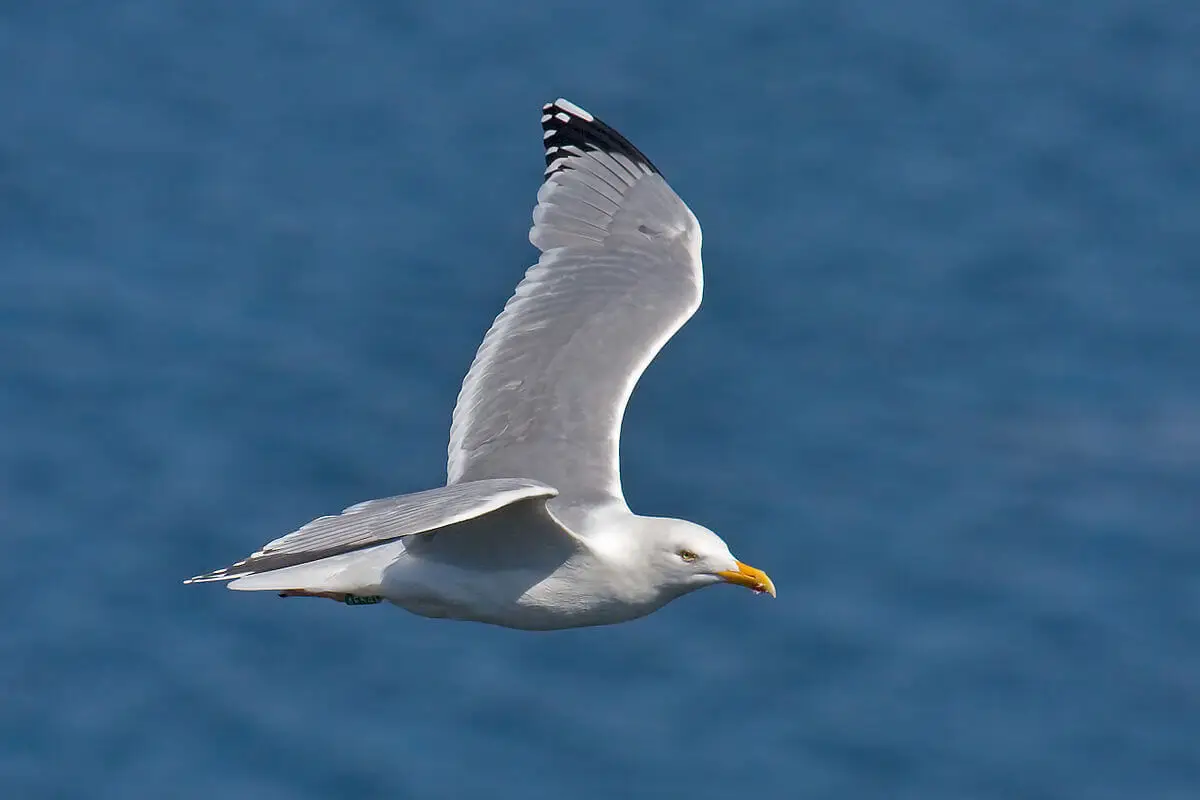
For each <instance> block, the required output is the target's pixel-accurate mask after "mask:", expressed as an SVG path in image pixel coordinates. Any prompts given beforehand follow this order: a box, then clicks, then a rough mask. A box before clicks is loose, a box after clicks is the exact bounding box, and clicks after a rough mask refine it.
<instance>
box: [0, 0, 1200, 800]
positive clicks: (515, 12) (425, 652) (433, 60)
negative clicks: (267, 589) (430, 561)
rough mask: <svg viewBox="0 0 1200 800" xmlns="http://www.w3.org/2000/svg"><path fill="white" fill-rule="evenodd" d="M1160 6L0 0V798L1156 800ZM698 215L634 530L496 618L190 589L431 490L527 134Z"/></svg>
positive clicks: (1168, 567)
mask: <svg viewBox="0 0 1200 800" xmlns="http://www.w3.org/2000/svg"><path fill="white" fill-rule="evenodd" d="M1197 41H1200V14H1198V13H1197V9H1196V4H1195V3H1194V2H1191V0H1175V1H1174V2H1170V1H1167V0H1164V2H1158V3H1144V2H1139V1H1138V0H1090V2H1087V3H1083V2H1062V3H1045V2H1033V0H1021V1H1019V2H1012V1H1011V0H1009V1H1007V2H1001V0H991V1H990V2H976V3H962V2H957V0H913V1H912V2H907V3H896V2H892V1H891V0H859V1H858V2H842V3H832V2H805V3H798V2H761V3H744V4H736V3H727V2H718V1H717V0H712V1H711V2H693V3H688V4H683V3H668V2H650V3H646V2H642V3H635V2H631V1H630V0H616V1H614V2H609V3H604V4H601V5H599V6H597V5H595V4H593V5H590V6H586V7H585V6H583V5H580V4H574V3H543V4H532V3H531V4H518V3H511V4H510V3H489V2H461V3H397V2H388V1H387V0H359V2H344V3H321V2H315V0H298V1H296V2H289V3H284V2H279V1H278V0H238V2H233V1H232V0H224V1H223V2H216V1H215V0H214V2H206V3H178V2H164V0H141V1H140V2H135V1H134V0H114V1H113V2H108V3H72V4H66V3H63V4H53V3H42V2H32V0H30V1H29V2H19V1H18V0H10V1H9V2H6V3H4V4H3V6H2V8H0V98H3V104H2V106H0V430H2V431H3V434H2V436H0V536H2V540H0V541H2V543H3V558H2V559H0V583H2V585H3V589H2V590H0V617H2V619H3V624H2V627H0V796H3V797H4V798H6V799H7V798H20V799H22V800H24V799H27V798H28V799H30V800H32V799H40V798H87V800H93V799H95V800H106V799H107V798H181V799H186V798H201V797H216V796H219V797H229V798H256V800H259V799H266V800H273V799H275V798H279V799H280V800H283V799H285V798H286V800H305V799H306V798H460V797H495V798H507V797H513V798H532V799H540V798H580V799H582V800H587V799H588V798H612V797H624V796H636V797H672V796H685V795H687V796H694V797H704V798H708V797H712V798H729V797H731V796H746V797H750V796H753V797H770V798H780V799H781V800H782V799H783V798H839V799H840V798H856V799H857V798H887V799H888V800H892V799H893V798H902V799H903V798H921V799H922V800H964V799H967V800H989V799H990V798H996V799H997V800H1000V799H1004V800H1010V799H1011V798H1022V800H1030V799H1034V800H1036V799H1038V798H1047V799H1048V800H1050V799H1052V800H1064V799H1067V798H1080V799H1084V798H1086V800H1107V799H1108V798H1122V799H1124V798H1138V799H1139V800H1140V798H1195V797H1198V796H1200V270H1198V269H1197V268H1198V266H1200V263H1198V260H1197V258H1198V256H1197V254H1198V253H1200V225H1198V224H1197V222H1198V219H1200V218H1198V216H1197V215H1198V208H1200V159H1198V158H1197V141H1200V102H1197V94H1196V91H1197V90H1196V87H1197V84H1198V82H1200V46H1198V45H1197ZM558 95H565V96H567V97H569V98H571V99H573V100H575V101H576V102H578V103H580V104H581V105H584V106H585V107H587V108H589V109H590V110H592V111H593V112H595V113H596V114H598V115H600V116H602V117H604V118H605V119H606V120H607V121H609V122H610V123H612V124H613V125H615V126H617V127H618V128H619V129H621V130H622V131H623V132H625V133H626V134H627V135H628V136H629V137H630V138H632V139H633V140H634V141H635V142H636V143H637V144H638V145H639V146H640V147H641V148H642V149H643V150H645V151H646V152H647V153H648V154H649V155H650V157H651V158H653V159H654V161H655V162H656V163H657V164H658V165H659V166H660V167H661V168H662V170H663V171H664V173H665V174H666V175H667V176H668V177H669V178H670V179H671V181H672V183H673V184H674V185H675V187H676V188H677V189H678V191H679V192H680V194H681V195H682V196H683V197H684V198H685V199H686V200H687V201H688V203H689V204H690V205H691V206H692V208H693V209H694V210H695V212H696V214H697V215H698V216H699V218H700V219H701V221H702V222H703V224H704V232H705V238H704V242H705V251H704V254H705V262H706V268H707V278H706V287H705V288H706V298H705V305H704V307H703V308H702V309H701V312H700V313H699V314H698V315H697V317H696V318H695V319H694V320H693V321H692V323H691V324H689V325H688V326H687V327H686V328H685V329H684V330H683V332H682V333H681V335H680V336H679V337H678V338H677V339H676V340H674V341H673V342H672V343H671V344H670V345H669V346H668V347H667V349H666V350H665V351H664V353H663V355H662V356H661V358H660V359H659V360H658V361H656V362H655V364H654V365H653V367H652V368H651V370H650V371H649V372H648V373H647V375H646V377H645V380H644V381H643V382H642V384H641V385H640V387H639V389H638V391H637V392H636V394H635V395H634V398H633V401H632V403H631V405H630V409H629V414H628V416H627V418H626V425H625V435H626V436H625V447H624V451H623V468H624V469H623V471H624V476H625V487H626V493H627V495H628V497H629V500H630V503H631V505H632V506H633V507H634V508H635V510H638V511H641V512H643V513H654V514H670V515H678V516H684V517H689V518H692V519H695V520H697V521H700V522H702V523H705V524H707V525H708V526H710V527H712V528H713V529H715V530H717V531H718V532H720V533H721V534H722V535H723V536H724V537H725V538H726V539H727V540H728V541H729V542H731V544H732V546H733V547H734V550H735V552H737V553H738V555H739V556H741V557H742V558H743V559H744V560H746V561H749V562H750V563H753V564H755V565H758V566H761V567H763V568H765V569H767V570H768V571H769V572H770V573H771V575H772V576H773V577H774V579H775V582H776V583H777V584H778V586H779V599H778V600H777V601H774V602H772V601H770V600H768V599H764V598H760V597H754V596H752V595H751V594H750V593H748V592H742V591H734V590H732V589H712V590H708V591H705V592H700V593H698V594H696V595H693V596H690V597H687V598H684V599H683V600H681V601H679V602H677V603H675V604H673V605H671V606H669V607H667V608H666V609H665V610H663V611H662V612H660V613H658V614H655V615H653V616H652V617H649V618H647V619H644V620H641V621H638V622H635V623H632V624H628V625H623V626H617V627H613V628H607V629H593V630H584V631H570V632H563V633H554V634H529V633H519V632H513V631H506V630H501V629H495V628H488V627H485V626H479V625H470V624H462V623H448V622H435V621H429V620H424V619H419V618H416V617H412V616H409V615H407V614H404V613H402V612H399V611H397V610H395V609H392V608H389V607H383V606H376V607H369V608H346V607H340V606H337V605H335V604H333V603H327V602H319V601H312V602H308V601H295V600H291V601H281V600H278V599H276V598H275V597H273V596H269V595H266V596H247V595H243V594H235V593H232V592H226V591H224V590H223V589H221V588H220V587H214V586H187V587H185V586H183V585H181V583H180V582H181V580H182V579H183V578H185V577H187V576H189V575H192V574H195V573H197V572H200V571H203V570H207V569H211V568H213V567H216V566H220V565H222V564H225V563H228V562H229V561H231V560H232V559H236V558H238V557H241V556H243V555H245V554H246V553H247V552H249V551H250V550H251V549H253V548H255V547H256V546H257V545H259V544H261V543H262V542H263V541H265V540H266V539H268V538H271V537H274V536H276V535H279V534H281V533H283V532H286V531H288V530H291V529H293V528H294V527H296V526H297V525H299V524H301V523H303V522H305V521H307V520H308V519H310V518H312V517H314V516H317V515H320V514H323V513H329V512H331V511H336V510H338V509H341V508H342V507H343V506H346V505H349V504H350V503H353V502H357V501H360V500H364V499H367V498H372V497H379V496H384V495H389V494H395V493H398V492H403V491H414V490H417V489H423V488H428V487H430V486H434V485H438V484H439V483H440V481H441V479H442V478H443V477H444V469H445V464H444V457H445V456H444V453H445V451H444V448H445V439H446V433H447V426H448V423H449V415H450V410H451V408H452V407H453V403H454V398H455V395H456V393H457V391H458V384H459V381H460V380H461V377H462V374H463V373H464V372H465V370H466V367H467V365H468V364H469V362H470V359H471V357H472V354H473V352H474V349H475V347H476V345H477V344H478V342H479V340H480V338H481V336H482V334H483V332H484V330H485V329H486V327H487V325H488V324H489V322H490V320H491V319H492V317H493V316H494V315H495V314H496V313H497V312H498V311H499V309H500V307H501V306H502V304H503V303H504V300H505V299H506V297H507V295H508V294H509V292H510V291H511V289H512V287H513V286H514V285H515V283H516V281H517V280H518V278H519V277H520V275H521V274H522V272H523V270H524V269H525V267H526V266H527V265H528V264H530V263H531V262H532V259H533V258H534V251H533V249H532V248H531V247H530V246H529V245H528V243H527V241H526V232H527V229H528V223H529V212H530V209H531V207H532V204H533V200H534V194H535V192H536V190H537V187H538V183H539V178H540V175H541V169H542V162H541V148H540V130H539V127H538V117H539V113H540V105H541V103H543V102H545V101H546V100H549V99H553V98H554V97H556V96H558Z"/></svg>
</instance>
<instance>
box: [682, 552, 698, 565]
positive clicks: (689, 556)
mask: <svg viewBox="0 0 1200 800" xmlns="http://www.w3.org/2000/svg"><path fill="white" fill-rule="evenodd" d="M679 557H680V558H682V559H683V560H684V561H687V562H689V563H690V562H692V561H695V560H696V554H695V553H693V552H692V551H691V550H680V551H679Z"/></svg>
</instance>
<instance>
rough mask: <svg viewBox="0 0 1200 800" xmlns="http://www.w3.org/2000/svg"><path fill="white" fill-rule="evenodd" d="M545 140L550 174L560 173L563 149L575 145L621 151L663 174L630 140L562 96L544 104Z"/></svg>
mask: <svg viewBox="0 0 1200 800" xmlns="http://www.w3.org/2000/svg"><path fill="white" fill-rule="evenodd" d="M542 139H543V142H544V144H545V146H546V175H547V176H549V175H552V174H553V173H554V172H557V170H556V169H553V167H554V163H555V162H556V161H558V160H559V159H561V158H562V157H563V155H564V153H562V152H560V151H561V149H562V148H564V147H571V146H574V147H578V148H579V149H580V150H583V151H585V152H586V151H588V150H600V151H602V152H605V153H620V154H622V155H624V156H625V157H626V158H628V159H629V160H631V161H633V162H634V163H635V164H642V165H645V167H646V168H647V169H649V170H650V171H651V172H654V173H658V174H662V173H659V171H658V168H657V167H655V166H654V164H653V163H651V161H650V159H648V158H646V156H645V154H644V153H642V151H641V150H638V149H637V148H636V147H634V146H633V144H632V143H631V142H630V141H629V140H628V139H626V138H625V137H624V136H622V135H621V134H620V133H618V132H617V131H616V130H614V129H613V128H611V127H609V126H608V125H606V124H605V123H604V122H602V121H601V120H599V119H597V118H596V117H594V116H592V115H591V114H589V113H588V112H587V111H584V110H583V109H582V108H580V107H579V106H577V105H575V104H574V103H572V102H571V101H570V100H564V99H563V98H561V97H560V98H559V99H557V100H555V101H554V102H553V103H546V105H544V106H542ZM560 168H561V162H560Z"/></svg>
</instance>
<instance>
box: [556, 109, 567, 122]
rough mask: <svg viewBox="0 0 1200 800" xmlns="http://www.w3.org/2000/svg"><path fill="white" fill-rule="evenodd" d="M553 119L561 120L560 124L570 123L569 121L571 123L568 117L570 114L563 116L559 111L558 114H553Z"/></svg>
mask: <svg viewBox="0 0 1200 800" xmlns="http://www.w3.org/2000/svg"><path fill="white" fill-rule="evenodd" d="M554 118H555V119H557V120H561V121H562V122H570V121H571V115H570V114H564V113H562V112H561V111H560V112H558V113H557V114H555V115H554Z"/></svg>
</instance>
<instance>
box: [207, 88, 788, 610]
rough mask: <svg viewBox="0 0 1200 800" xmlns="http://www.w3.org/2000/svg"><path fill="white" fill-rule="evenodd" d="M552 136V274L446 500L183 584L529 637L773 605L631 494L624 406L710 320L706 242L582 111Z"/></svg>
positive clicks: (456, 446) (471, 415)
mask: <svg viewBox="0 0 1200 800" xmlns="http://www.w3.org/2000/svg"><path fill="white" fill-rule="evenodd" d="M542 131H543V133H542V140H543V142H544V145H545V149H546V171H545V180H544V182H543V183H542V186H541V188H540V189H539V190H538V193H537V206H536V207H535V208H534V211H533V227H532V229H531V230H530V232H529V240H530V242H532V243H533V245H534V246H535V247H537V248H538V250H540V251H541V256H540V258H539V259H538V262H537V264H535V265H534V266H533V267H531V268H530V269H529V270H528V271H527V272H526V273H525V277H524V279H523V280H522V281H521V282H520V284H518V286H517V289H516V293H515V294H514V295H513V296H512V297H511V298H510V299H509V301H508V302H507V303H506V304H505V306H504V310H503V312H502V313H501V314H500V315H499V316H498V317H496V319H495V321H494V322H493V324H492V327H491V329H490V330H489V331H488V332H487V335H486V336H485V337H484V339H483V343H482V344H481V345H480V347H479V350H478V352H477V353H476V354H475V360H474V362H473V363H472V364H471V368H470V370H469V371H468V372H467V377H466V378H465V379H464V381H463V384H462V390H461V391H460V392H459V395H458V402H457V404H456V405H455V408H454V415H453V417H452V421H451V425H450V443H449V446H448V448H447V454H448V463H447V480H446V485H445V486H443V487H440V488H436V489H429V490H427V491H421V492H416V493H413V494H405V495H399V496H397V497H388V498H384V499H380V500H368V501H366V502H364V503H358V504H357V505H353V506H350V507H349V508H347V509H346V510H345V511H343V512H342V513H341V514H337V515H333V516H325V517H320V518H318V519H315V520H313V521H312V522H310V523H308V524H307V525H305V526H303V527H302V528H300V529H299V530H296V531H294V532H292V533H289V534H287V535H286V536H282V537H280V538H278V539H275V540H274V541H271V542H268V543H267V544H266V545H264V546H263V547H262V548H261V549H260V550H258V551H256V552H254V553H252V554H251V555H250V556H248V557H247V558H244V559H242V560H241V561H238V562H237V563H236V564H233V565H232V566H228V567H225V568H223V569H218V570H216V571H214V572H209V573H206V574H204V575H197V576H196V577H194V578H190V579H189V580H187V581H186V583H200V582H205V581H229V584H228V586H229V588H230V589H236V590H239V591H273V592H278V593H279V594H280V595H281V596H283V597H324V598H329V599H332V600H335V601H338V602H341V603H346V604H349V605H362V604H373V603H378V602H383V601H387V602H389V603H392V604H394V605H396V606H399V607H400V608H403V609H405V610H407V611H409V612H412V613H414V614H418V615H421V616H424V617H433V618H444V619H456V620H467V621H475V622H481V623H488V624H492V625H499V626H504V627H508V628H517V629H522V630H555V629H563V628H579V627H586V626H593V625H609V624H614V623H620V622H625V621H628V620H633V619H637V618H639V617H643V616H645V615H647V614H650V613H651V612H653V611H656V610H658V609H659V608H661V607H663V606H664V605H666V604H667V603H669V602H670V601H672V600H674V599H675V598H678V597H681V596H683V595H685V594H687V593H689V592H692V591H694V590H696V589H700V588H703V587H705V586H712V585H715V584H734V585H737V586H744V587H747V588H749V589H752V590H753V591H755V592H757V593H767V594H770V595H771V596H772V597H774V596H775V586H774V584H773V583H772V582H771V579H770V578H769V577H767V574H766V573H765V572H763V571H762V570H760V569H756V568H754V567H751V566H749V565H747V564H743V563H742V562H740V561H738V560H737V559H736V558H734V557H733V555H732V554H731V553H730V551H729V547H728V546H727V545H726V544H725V542H724V541H723V540H722V539H721V538H720V537H719V536H717V534H715V533H713V532H712V531H710V530H708V529H707V528H705V527H703V526H701V525H698V524H696V523H694V522H688V521H686V520H682V519H672V518H669V517H647V516H640V515H638V514H635V513H633V512H632V511H630V509H629V506H628V505H627V504H626V503H625V497H624V495H623V493H622V491H621V476H620V456H619V445H620V435H621V419H622V417H623V415H624V413H625V406H626V404H627V402H628V401H629V396H630V394H631V393H632V392H633V388H634V385H635V384H636V383H637V381H638V378H639V377H640V376H641V374H642V372H643V371H644V370H645V368H646V366H647V365H648V364H649V363H650V362H651V360H653V358H654V356H655V355H656V354H657V353H658V351H659V350H660V349H661V348H662V346H663V345H664V344H665V343H666V342H667V340H668V339H670V338H671V336H672V335H674V333H675V332H676V331H677V330H679V328H680V327H681V326H682V325H683V323H684V322H686V321H687V319H688V318H689V317H691V316H692V314H693V313H695V311H696V309H697V308H698V307H699V306H700V298H701V293H702V285H703V275H702V269H701V262H700V239H701V237H700V223H699V222H698V221H697V220H696V217H695V215H694V214H693V213H692V211H691V209H689V208H688V207H687V205H685V204H684V202H683V201H682V200H681V199H680V198H679V196H678V195H677V194H675V192H674V190H672V189H671V187H670V186H669V185H668V184H667V182H666V180H664V178H663V177H662V174H661V173H660V172H659V171H658V169H657V168H656V167H655V166H654V165H653V164H652V163H651V162H650V159H648V158H646V156H644V155H643V154H642V153H641V151H639V150H638V149H637V148H636V147H634V146H633V145H632V144H631V143H630V142H629V140H628V139H626V138H625V137H624V136H622V135H621V134H620V133H618V132H617V131H616V130H614V129H613V128H611V127H609V126H608V125H606V124H605V123H604V122H602V121H600V120H599V119H597V118H596V117H594V116H592V115H591V114H589V113H588V112H587V111H585V110H583V109H582V108H580V107H579V106H577V105H575V104H574V103H571V102H569V101H567V100H563V99H561V98H560V99H559V100H557V101H555V102H553V103H548V104H546V105H545V106H544V107H543V109H542Z"/></svg>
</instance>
